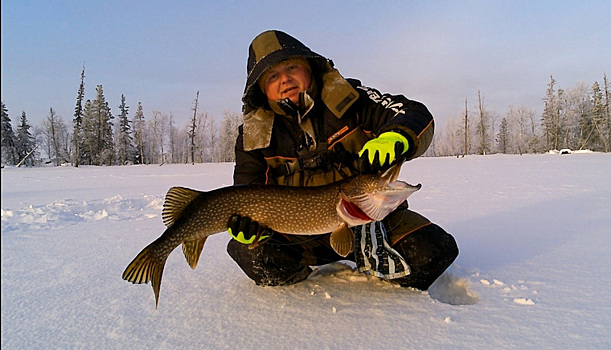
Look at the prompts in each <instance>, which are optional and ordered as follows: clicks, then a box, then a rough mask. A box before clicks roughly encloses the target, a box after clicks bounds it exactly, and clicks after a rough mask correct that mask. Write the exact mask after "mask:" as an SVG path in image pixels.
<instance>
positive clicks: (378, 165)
mask: <svg viewBox="0 0 611 350" xmlns="http://www.w3.org/2000/svg"><path fill="white" fill-rule="evenodd" d="M408 149H409V142H408V141H407V138H406V137H405V136H403V135H401V134H400V133H398V132H395V131H387V132H385V133H382V134H380V136H378V137H376V138H375V139H372V140H369V141H367V143H365V145H364V146H363V148H362V149H361V151H360V152H359V160H358V166H359V171H360V172H361V174H373V173H377V172H379V171H381V170H386V169H388V168H389V167H390V166H391V165H392V164H394V163H396V162H397V161H398V160H400V159H401V158H402V155H404V154H405V153H407V150H408Z"/></svg>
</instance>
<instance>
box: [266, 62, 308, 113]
mask: <svg viewBox="0 0 611 350" xmlns="http://www.w3.org/2000/svg"><path fill="white" fill-rule="evenodd" d="M263 79H264V80H263V89H264V92H265V95H267V99H268V100H272V101H275V100H283V99H285V98H290V99H291V101H292V102H293V103H294V104H296V105H299V93H300V92H301V91H306V90H307V89H308V88H309V87H310V82H311V79H312V77H311V73H310V68H309V67H307V66H306V65H305V64H304V63H301V62H299V61H287V62H280V63H278V64H277V65H275V66H273V67H271V68H270V69H269V71H268V72H266V74H265V76H264V77H263Z"/></svg>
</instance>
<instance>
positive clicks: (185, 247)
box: [182, 237, 208, 269]
mask: <svg viewBox="0 0 611 350" xmlns="http://www.w3.org/2000/svg"><path fill="white" fill-rule="evenodd" d="M206 238H208V237H204V238H202V239H197V240H194V241H184V242H182V252H183V254H184V255H185V259H187V263H188V264H189V266H191V268H192V269H195V267H196V266H197V262H198V261H199V257H200V256H201V255H202V249H204V244H206Z"/></svg>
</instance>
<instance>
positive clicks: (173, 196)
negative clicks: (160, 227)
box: [161, 187, 201, 227]
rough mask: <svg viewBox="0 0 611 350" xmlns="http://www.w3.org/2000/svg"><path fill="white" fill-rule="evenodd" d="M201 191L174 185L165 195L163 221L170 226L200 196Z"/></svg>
mask: <svg viewBox="0 0 611 350" xmlns="http://www.w3.org/2000/svg"><path fill="white" fill-rule="evenodd" d="M200 194H201V192H199V191H196V190H192V189H189V188H185V187H172V188H170V190H169V191H168V193H167V194H166V195H165V202H163V210H162V212H161V218H162V219H163V223H164V224H165V225H166V226H167V227H170V226H172V225H173V224H174V223H175V222H176V220H178V218H179V217H180V215H181V214H182V211H183V210H184V209H185V208H186V207H187V205H189V203H191V202H193V200H194V199H195V198H196V197H197V196H199V195H200Z"/></svg>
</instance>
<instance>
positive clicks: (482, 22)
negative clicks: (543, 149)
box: [1, 0, 611, 127]
mask: <svg viewBox="0 0 611 350" xmlns="http://www.w3.org/2000/svg"><path fill="white" fill-rule="evenodd" d="M1 6H2V101H3V102H4V104H5V105H6V107H7V108H8V109H9V116H10V117H11V119H12V120H13V123H14V124H13V125H16V121H17V120H18V119H19V116H20V115H21V111H22V110H25V111H26V114H27V116H28V119H29V120H30V122H31V123H32V124H33V125H38V123H39V122H40V121H41V120H42V119H44V118H46V117H47V116H48V114H49V108H53V109H54V110H55V111H56V113H57V114H59V115H60V116H62V118H63V119H64V121H66V122H69V121H71V120H72V114H73V112H74V106H75V101H76V94H77V89H78V84H79V79H80V72H81V68H82V66H83V65H85V74H86V78H85V94H86V98H87V99H93V98H94V97H95V87H96V85H98V84H101V85H102V86H103V88H104V94H105V97H106V99H107V101H108V102H109V104H110V106H111V108H112V111H113V113H114V114H115V115H116V114H118V108H117V106H118V105H119V104H120V97H121V94H124V95H125V97H126V102H127V105H128V106H130V116H132V115H133V112H134V111H135V109H136V105H137V103H138V102H139V101H140V102H142V105H143V108H144V112H145V116H146V117H150V116H152V111H153V110H156V111H160V112H162V113H166V114H172V115H173V116H174V119H175V121H176V125H177V126H179V127H182V126H183V125H185V124H186V123H187V120H188V118H189V117H190V116H191V115H192V111H191V108H192V107H193V102H194V99H195V94H196V92H197V91H200V101H199V106H200V111H206V112H207V113H208V114H209V115H212V116H214V117H216V118H221V117H222V116H223V113H224V112H225V111H227V112H230V113H239V112H240V110H241V95H242V91H243V88H244V82H245V78H246V59H247V49H248V45H249V44H250V42H251V40H252V39H253V38H254V37H255V36H256V35H257V34H259V33H260V32H262V31H264V30H268V29H279V30H283V31H285V32H287V33H289V34H291V35H293V36H295V37H297V38H298V39H299V40H301V41H302V42H303V43H304V44H306V45H307V46H309V47H310V48H311V49H312V50H314V51H316V52H318V53H320V54H322V55H323V56H326V57H329V58H331V59H333V61H334V62H335V65H336V67H337V68H338V69H339V70H340V72H341V73H342V74H343V75H344V76H345V77H354V78H358V79H360V80H361V81H362V83H363V84H364V85H368V86H372V87H375V88H378V89H379V90H381V91H382V92H390V93H397V94H399V93H400V94H404V95H406V96H407V97H409V98H412V99H415V100H418V101H421V102H423V103H425V104H426V105H427V106H428V107H429V109H430V110H431V111H432V112H433V114H434V115H435V117H436V119H437V121H438V124H443V123H445V121H447V120H448V119H449V118H451V117H457V116H458V115H460V114H461V113H462V111H463V109H464V101H465V98H468V99H469V101H470V102H469V105H470V107H471V106H472V105H474V103H475V100H476V96H477V91H478V90H480V91H481V92H482V95H483V96H484V103H485V105H486V106H487V107H488V108H489V109H491V110H493V111H494V112H495V113H496V114H497V115H499V116H501V117H502V116H503V115H504V114H505V113H506V111H507V109H508V106H509V105H516V106H522V105H524V106H529V107H531V108H534V109H536V110H538V111H540V110H541V109H542V101H541V99H542V97H543V95H544V94H545V89H546V85H547V84H548V83H549V80H550V78H549V77H550V75H553V76H554V78H555V79H556V80H557V81H558V87H560V88H564V89H569V88H572V87H574V86H576V85H577V84H579V83H582V82H583V83H586V84H587V85H588V86H590V85H591V84H592V83H593V82H594V81H599V82H601V83H602V79H603V74H605V73H606V74H608V75H609V74H611V69H610V68H611V30H610V27H609V25H608V21H609V16H610V14H611V1H606V0H599V1H533V0H528V1H483V0H482V1H358V0H353V1H318V0H313V1H295V2H287V1H271V0H259V1H231V0H225V1H179V0H176V1H139V0H130V1H118V0H105V1H67V0H63V1H62V0H59V1H25V0H6V1H2V3H1Z"/></svg>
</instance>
